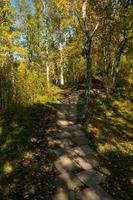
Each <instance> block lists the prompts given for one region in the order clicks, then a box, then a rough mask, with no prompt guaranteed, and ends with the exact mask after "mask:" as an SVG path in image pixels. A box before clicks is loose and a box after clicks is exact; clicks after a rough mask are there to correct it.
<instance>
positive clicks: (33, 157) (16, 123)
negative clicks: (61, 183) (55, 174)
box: [0, 88, 61, 200]
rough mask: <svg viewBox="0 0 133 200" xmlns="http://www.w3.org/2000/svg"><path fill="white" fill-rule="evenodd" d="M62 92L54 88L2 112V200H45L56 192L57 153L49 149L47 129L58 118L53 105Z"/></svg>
mask: <svg viewBox="0 0 133 200" xmlns="http://www.w3.org/2000/svg"><path fill="white" fill-rule="evenodd" d="M60 91H61V90H60V89H58V88H52V91H51V93H47V94H46V95H44V97H39V98H38V99H37V100H36V102H35V103H34V104H32V105H28V106H13V107H12V108H10V109H9V110H7V111H5V112H4V113H3V114H2V115H1V117H0V199H1V200H6V199H7V200H18V199H24V198H28V199H33V198H35V197H38V198H39V197H40V199H41V196H45V195H47V193H48V192H50V191H52V189H53V186H52V180H51V178H50V177H51V175H50V174H52V159H53V155H52V154H51V152H50V150H49V149H48V141H47V137H48V136H47V130H48V129H49V127H51V126H52V124H53V123H54V121H55V120H56V119H55V116H56V113H55V111H54V109H53V108H52V104H54V102H55V101H56V100H57V99H58V97H59V93H60ZM49 105H50V106H49ZM49 134H50V131H49ZM40 183H41V185H40ZM26 196H27V197H26ZM46 199H47V198H46Z"/></svg>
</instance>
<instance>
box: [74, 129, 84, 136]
mask: <svg viewBox="0 0 133 200" xmlns="http://www.w3.org/2000/svg"><path fill="white" fill-rule="evenodd" d="M71 132H72V133H71V134H72V135H73V136H74V137H85V134H84V132H83V131H82V130H80V129H79V130H74V131H71Z"/></svg>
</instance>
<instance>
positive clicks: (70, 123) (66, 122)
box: [57, 119, 74, 127]
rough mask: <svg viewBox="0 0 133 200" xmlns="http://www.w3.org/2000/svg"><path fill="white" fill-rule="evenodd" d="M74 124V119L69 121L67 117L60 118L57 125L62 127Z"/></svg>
mask: <svg viewBox="0 0 133 200" xmlns="http://www.w3.org/2000/svg"><path fill="white" fill-rule="evenodd" d="M72 124H74V123H73V122H72V121H69V120H67V119H66V120H65V119H59V120H58V121H57V125H59V126H61V127H66V126H70V125H72Z"/></svg>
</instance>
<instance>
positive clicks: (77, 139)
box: [73, 136, 89, 146]
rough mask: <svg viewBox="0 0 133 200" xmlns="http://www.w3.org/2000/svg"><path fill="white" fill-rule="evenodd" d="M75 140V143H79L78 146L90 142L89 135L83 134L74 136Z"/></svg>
mask: <svg viewBox="0 0 133 200" xmlns="http://www.w3.org/2000/svg"><path fill="white" fill-rule="evenodd" d="M73 142H74V143H75V144H77V145H78V146H82V145H87V144H89V140H88V138H87V137H85V136H82V137H74V138H73Z"/></svg>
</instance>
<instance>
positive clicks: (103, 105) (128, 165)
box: [79, 90, 133, 200]
mask: <svg viewBox="0 0 133 200" xmlns="http://www.w3.org/2000/svg"><path fill="white" fill-rule="evenodd" d="M116 96H117V95H116ZM79 105H80V106H79V107H80V110H81V109H82V108H83V99H82V98H81V99H80V102H79ZM85 130H86V131H87V134H88V135H89V138H90V141H91V142H90V145H91V146H92V148H94V149H95V150H96V151H97V153H98V155H99V159H100V167H99V169H98V170H99V171H101V172H102V173H104V174H105V175H106V176H107V179H106V183H105V184H104V185H103V187H104V188H105V190H106V191H108V192H109V193H110V194H111V195H112V196H113V197H114V199H115V200H125V199H126V200H131V199H133V190H132V186H133V134H132V133H133V106H132V104H131V102H130V101H129V100H126V99H122V98H114V97H113V96H112V97H110V99H109V100H107V98H106V95H105V93H104V92H101V91H100V90H99V91H98V90H96V91H95V92H94V93H93V95H92V101H91V104H90V109H89V113H88V121H87V122H86V124H85Z"/></svg>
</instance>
